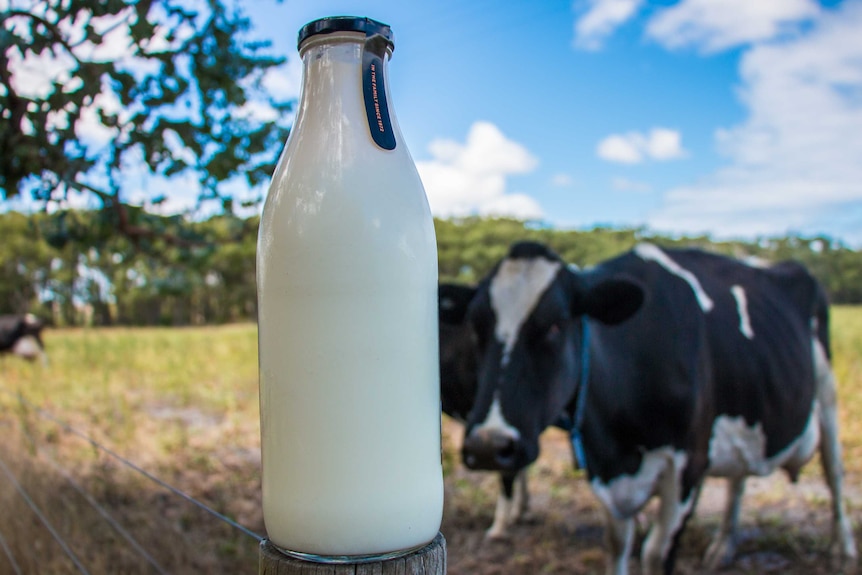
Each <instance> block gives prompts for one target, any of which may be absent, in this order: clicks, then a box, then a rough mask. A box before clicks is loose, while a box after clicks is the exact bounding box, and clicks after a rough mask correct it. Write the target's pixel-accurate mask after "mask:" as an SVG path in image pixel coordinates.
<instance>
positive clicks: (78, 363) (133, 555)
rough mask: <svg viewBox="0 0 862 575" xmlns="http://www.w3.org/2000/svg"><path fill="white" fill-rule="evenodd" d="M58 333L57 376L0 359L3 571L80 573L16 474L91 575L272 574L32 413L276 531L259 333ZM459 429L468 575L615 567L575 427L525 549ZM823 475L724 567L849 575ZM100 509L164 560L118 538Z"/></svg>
mask: <svg viewBox="0 0 862 575" xmlns="http://www.w3.org/2000/svg"><path fill="white" fill-rule="evenodd" d="M832 318H833V319H832V337H833V342H832V344H833V363H834V367H835V371H836V376H837V378H838V382H839V393H840V397H839V403H840V409H841V423H842V429H841V431H842V440H843V445H844V456H845V457H844V460H845V467H846V470H847V475H846V492H847V496H848V504H849V509H850V513H851V517H852V518H853V520H854V525H856V523H857V522H858V520H859V512H860V509H862V420H860V418H859V415H860V414H862V308H852V307H837V308H835V309H834V310H833V316H832ZM45 340H46V346H47V348H48V352H49V355H50V363H49V365H47V366H42V365H39V364H29V363H25V362H23V361H21V360H19V359H17V358H11V357H3V358H0V438H2V440H0V463H2V465H0V536H2V538H0V575H5V574H6V573H16V569H15V567H14V566H13V565H12V564H11V563H10V561H9V559H8V555H9V554H7V553H4V552H3V547H6V548H8V549H9V551H10V554H11V556H12V557H14V559H15V561H16V562H17V567H18V570H20V572H23V573H51V574H60V575H62V574H66V573H78V572H80V571H79V570H78V569H77V568H76V567H75V565H74V563H73V561H72V560H71V559H69V557H68V556H67V554H66V553H65V552H64V551H63V549H62V548H61V546H60V545H59V544H58V543H57V542H56V541H55V539H54V537H52V535H51V534H50V533H49V532H48V530H47V529H46V528H45V527H43V526H42V524H41V522H40V521H39V519H38V518H37V517H36V515H35V514H34V513H33V512H32V511H31V509H30V507H29V506H28V505H27V503H26V502H25V500H24V499H23V498H22V497H21V495H20V493H19V491H18V490H17V489H16V485H15V483H14V482H13V480H12V479H11V478H10V474H11V477H14V478H15V479H14V480H15V481H16V482H17V484H19V485H20V487H21V488H22V489H24V490H25V491H26V493H27V494H28V495H29V497H31V498H32V500H33V503H34V504H35V505H36V506H37V507H38V508H39V509H40V510H41V511H42V512H43V513H44V514H45V516H46V518H47V519H48V520H49V521H50V523H51V524H52V525H53V526H54V528H55V530H56V532H57V533H58V534H59V535H60V537H61V539H63V540H64V541H65V542H66V543H67V544H68V546H69V548H70V549H72V550H73V552H74V554H75V556H76V557H77V558H78V560H79V561H80V563H81V564H83V565H85V566H86V568H87V570H88V571H89V572H90V573H94V574H102V573H104V574H108V573H128V574H137V573H141V574H143V573H158V572H160V570H161V572H167V573H184V574H185V573H188V574H192V573H194V574H200V573H254V572H256V570H257V541H256V540H255V539H254V538H252V537H249V536H248V535H246V534H244V533H242V532H241V531H239V530H237V529H235V528H234V527H231V526H229V525H227V524H225V523H223V522H221V521H220V520H218V519H216V518H215V517H212V516H211V515H209V514H207V513H205V512H204V511H202V510H200V509H198V508H197V507H195V506H194V505H192V504H190V503H189V502H187V501H185V500H184V499H182V498H181V497H178V496H176V495H175V494H173V493H171V492H170V491H168V490H166V489H164V488H163V487H161V486H159V485H157V484H156V483H154V482H152V481H150V480H149V479H147V478H145V477H143V476H142V475H141V474H139V473H137V472H135V471H134V470H132V469H129V468H128V467H127V466H126V465H125V464H123V463H122V462H119V461H118V460H117V459H115V458H113V457H111V456H109V455H108V454H106V453H105V452H103V451H102V450H101V449H98V448H96V447H94V446H93V445H92V444H90V443H89V442H87V441H86V440H83V439H82V438H81V437H79V436H77V435H75V434H74V433H70V432H69V431H68V430H66V429H64V428H63V427H62V426H60V425H58V424H57V423H56V422H55V421H52V420H51V419H49V418H48V417H46V414H45V413H41V414H40V413H39V412H37V411H34V409H33V408H32V406H30V405H29V404H28V403H27V402H30V403H32V404H33V405H37V406H39V407H41V408H43V409H44V410H45V412H47V413H50V414H52V415H53V416H56V417H57V418H58V419H60V420H62V421H63V422H65V423H68V424H69V425H70V426H71V427H72V428H74V429H75V430H77V431H80V432H82V433H83V434H85V435H86V436H88V437H89V438H92V439H93V440H95V441H96V442H98V443H99V444H100V445H103V446H107V447H109V448H110V449H111V450H113V451H114V452H116V453H117V454H119V455H122V456H123V457H125V458H127V459H128V460H130V461H131V462H133V463H134V464H135V465H137V466H140V467H141V468H143V469H145V470H146V471H148V472H149V473H151V474H153V475H155V476H156V477H158V478H160V479H161V480H163V481H165V482H166V483H168V484H170V485H172V486H174V487H176V488H177V489H180V490H182V491H183V492H185V493H187V494H189V495H190V496H192V497H194V498H196V499H198V500H200V501H202V502H204V503H206V504H207V505H209V506H211V507H213V508H214V509H216V510H218V511H220V512H222V513H224V514H226V515H227V516H229V517H231V518H233V519H235V520H236V521H238V522H239V523H241V524H242V525H244V526H246V527H248V528H249V529H250V530H251V531H253V532H255V533H259V534H264V527H263V520H262V515H261V511H260V479H259V465H260V456H259V427H258V395H257V350H256V345H257V342H256V330H255V327H254V326H253V325H251V324H246V325H230V326H223V327H213V328H200V329H198V328H184V329H124V328H110V329H68V330H65V329H62V330H48V331H47V332H46V333H45ZM17 394H21V396H23V397H24V398H26V400H27V402H22V401H20V400H19V399H18V397H17ZM443 433H444V448H445V449H444V472H445V474H446V504H445V511H444V521H443V528H442V531H443V534H444V535H445V536H446V538H447V542H448V547H449V570H448V572H449V573H450V575H468V574H477V575H491V574H500V575H502V574H511V575H528V574H529V575H532V574H544V573H559V574H562V573H567V574H582V573H601V572H602V569H603V557H602V551H601V549H602V548H601V546H602V527H601V525H602V522H601V512H600V509H599V507H598V505H597V503H596V501H595V500H594V499H593V497H592V495H591V494H590V492H589V490H588V488H587V486H586V484H585V482H584V481H583V477H582V475H581V474H580V473H579V472H576V471H574V470H573V469H572V464H571V454H570V448H569V446H568V439H567V437H566V436H565V434H563V433H562V432H559V431H554V430H551V431H548V432H546V434H545V435H544V436H543V441H542V456H541V458H540V460H539V461H538V463H537V464H536V465H535V466H533V468H532V469H531V471H530V492H531V514H530V516H529V518H528V520H527V521H526V522H524V523H522V524H519V525H518V526H516V527H515V528H514V529H513V530H512V536H511V537H510V538H509V539H508V540H505V541H498V542H488V541H485V540H484V539H483V535H484V530H485V529H486V528H487V527H488V526H490V524H491V520H492V517H493V513H494V505H495V502H496V495H497V483H496V481H497V480H496V477H495V476H493V475H489V474H483V473H475V472H470V471H467V470H466V469H465V468H464V467H463V466H462V465H461V463H460V456H459V454H458V447H459V443H460V439H461V433H462V429H461V428H460V426H459V424H457V423H455V422H453V421H451V420H449V419H447V418H444V426H443ZM4 470H8V472H9V473H6V472H5V471H4ZM819 472H820V469H819V465H818V464H817V463H816V462H812V463H811V464H809V466H808V467H807V468H806V470H805V472H804V474H803V476H802V478H801V479H800V483H799V484H798V485H791V484H789V483H788V481H787V479H786V478H785V477H784V476H783V475H775V476H772V477H769V478H765V479H757V480H752V481H750V482H749V490H748V493H747V496H746V498H745V502H744V511H743V516H742V523H741V527H742V536H743V541H742V543H741V546H740V551H739V556H738V558H737V561H736V562H735V563H734V564H733V565H732V566H731V567H730V568H729V569H726V570H724V571H722V573H730V574H743V573H778V572H781V573H784V574H785V575H801V574H821V573H822V574H826V573H832V572H834V571H833V570H831V569H830V568H829V562H828V549H827V546H828V541H829V509H828V503H827V501H828V499H827V495H826V490H825V487H823V485H822V483H821V481H820V473H819ZM70 479H71V481H70ZM79 488H80V489H81V491H83V492H84V493H85V494H86V496H85V495H82V494H81V493H80V492H79V491H78V489H79ZM88 498H89V499H90V500H94V501H95V502H96V503H97V504H98V508H96V507H94V506H93V505H92V503H91V502H90V501H88ZM723 498H724V493H723V489H722V486H721V484H719V483H717V482H713V481H710V482H709V483H708V485H707V489H706V491H705V493H704V496H703V498H702V500H701V502H700V505H699V508H698V511H697V513H696V515H695V517H694V518H693V519H692V521H690V523H689V527H688V530H687V531H686V533H685V535H684V538H683V548H682V551H681V556H680V561H679V565H678V569H679V571H680V572H681V573H685V574H694V573H698V572H699V569H698V559H699V556H700V555H701V553H702V552H703V550H704V549H705V547H706V545H707V543H708V538H709V536H710V534H711V532H712V529H713V528H714V527H715V526H716V525H717V523H718V518H719V513H720V510H721V503H722V501H723ZM100 510H102V511H107V512H109V513H110V515H111V516H112V517H113V518H114V519H115V520H116V522H117V523H119V524H120V525H122V527H123V528H124V529H125V530H126V531H127V532H128V534H129V535H130V536H131V537H133V538H134V540H135V541H137V542H138V543H139V544H140V546H141V548H143V549H144V550H145V552H146V553H147V554H148V556H149V557H144V556H142V554H141V553H140V552H139V551H138V550H136V549H135V548H134V546H133V545H132V544H130V543H129V542H128V541H127V540H126V539H124V538H123V537H122V536H120V535H117V533H116V531H115V530H114V529H112V528H111V526H110V524H109V522H108V521H106V520H105V518H104V517H103V516H102V514H101V513H100ZM643 524H644V525H645V524H646V522H643ZM858 531H859V529H858V528H857V532H858ZM152 563H155V564H157V565H158V566H159V567H154V566H153V564H152ZM636 572H637V570H635V573H636Z"/></svg>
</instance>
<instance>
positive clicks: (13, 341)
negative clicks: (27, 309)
mask: <svg viewBox="0 0 862 575" xmlns="http://www.w3.org/2000/svg"><path fill="white" fill-rule="evenodd" d="M44 328H45V324H44V323H43V322H42V320H40V319H39V318H37V317H36V316H35V315H33V314H30V313H28V314H25V315H0V353H11V354H13V355H17V356H19V357H23V358H24V359H28V360H31V361H32V360H35V359H36V358H37V357H41V358H42V361H43V362H44V361H46V359H47V355H46V354H45V344H44V343H43V342H42V330H43V329H44Z"/></svg>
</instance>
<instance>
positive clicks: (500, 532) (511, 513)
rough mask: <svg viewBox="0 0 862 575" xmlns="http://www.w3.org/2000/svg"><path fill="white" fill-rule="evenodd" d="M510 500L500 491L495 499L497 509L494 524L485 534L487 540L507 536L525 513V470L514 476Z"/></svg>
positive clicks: (526, 495)
mask: <svg viewBox="0 0 862 575" xmlns="http://www.w3.org/2000/svg"><path fill="white" fill-rule="evenodd" d="M512 487H513V489H512V498H511V499H509V498H508V497H506V493H505V492H504V491H502V490H501V491H500V495H499V496H498V497H497V508H496V510H495V511H494V523H493V525H491V527H490V528H489V529H488V531H486V532H485V537H488V538H489V539H502V538H504V537H506V536H507V535H508V531H509V527H511V526H512V525H514V524H515V523H516V522H517V521H518V520H519V519H520V518H521V517H523V515H524V514H525V513H526V511H527V505H528V504H527V497H528V493H527V470H526V469H522V470H520V471H519V472H518V474H517V475H516V476H515V481H514V483H513V486H512Z"/></svg>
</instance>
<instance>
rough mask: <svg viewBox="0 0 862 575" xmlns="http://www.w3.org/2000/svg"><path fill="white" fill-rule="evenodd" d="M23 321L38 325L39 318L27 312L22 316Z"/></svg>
mask: <svg viewBox="0 0 862 575" xmlns="http://www.w3.org/2000/svg"><path fill="white" fill-rule="evenodd" d="M24 323H26V324H27V325H29V326H34V325H39V323H40V322H39V318H38V317H36V316H35V315H33V314H32V313H28V314H27V315H25V316H24Z"/></svg>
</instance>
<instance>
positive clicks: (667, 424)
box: [450, 242, 856, 575]
mask: <svg viewBox="0 0 862 575" xmlns="http://www.w3.org/2000/svg"><path fill="white" fill-rule="evenodd" d="M450 311H451V313H452V314H453V316H457V313H456V311H460V313H462V314H464V315H465V317H466V318H467V321H468V322H469V325H470V326H471V329H472V331H473V335H474V338H475V345H476V346H477V348H478V353H479V358H478V364H477V370H478V389H477V393H476V398H475V402H474V406H473V409H472V410H471V412H470V414H469V416H468V418H467V423H466V436H465V439H464V447H463V458H464V461H465V463H466V464H467V465H468V466H469V467H471V468H474V469H488V470H497V471H501V472H503V473H506V474H517V473H518V472H519V471H520V470H522V469H523V468H524V467H525V466H527V465H529V464H530V463H532V462H533V461H534V460H535V459H536V457H537V455H538V451H539V443H538V439H539V434H540V433H541V432H542V431H543V430H544V429H545V428H546V427H547V426H548V425H551V424H552V423H553V422H554V421H555V420H556V419H557V417H558V414H559V413H560V412H561V410H564V409H565V410H566V412H567V413H568V414H569V416H570V418H571V421H572V422H573V432H572V434H573V444H574V447H575V452H576V454H577V455H578V458H579V459H580V461H581V463H582V465H584V466H585V468H586V470H587V475H588V478H589V481H590V486H591V488H592V490H593V492H594V493H595V494H596V496H597V497H598V499H599V500H600V501H601V503H602V504H603V507H604V509H605V511H606V519H607V524H606V534H605V541H606V545H607V551H608V553H609V560H608V565H607V572H608V573H609V574H615V575H623V574H625V573H628V559H629V555H630V552H631V549H632V545H633V539H634V517H635V515H636V514H637V513H638V512H639V511H640V510H641V509H643V508H644V506H645V505H646V504H647V502H648V501H649V500H650V499H651V497H652V496H653V495H656V496H657V497H658V498H659V509H658V514H657V519H656V522H655V524H654V525H653V526H652V528H651V529H650V533H649V535H648V537H647V540H646V541H645V542H644V545H643V548H642V571H643V572H644V573H646V574H647V575H654V574H657V573H660V572H662V571H663V572H664V573H666V574H670V573H672V571H673V564H674V558H675V549H676V542H677V540H678V538H679V535H680V534H681V532H682V529H683V526H684V524H685V522H686V520H687V518H688V517H689V515H690V514H691V512H692V509H693V507H694V505H695V502H696V500H697V495H698V493H699V490H700V487H701V485H702V482H703V479H704V477H705V476H706V474H707V473H711V474H714V475H719V476H726V477H729V478H730V481H729V483H730V486H731V487H730V493H731V495H732V497H731V499H730V501H729V506H728V511H727V513H726V514H725V521H724V524H723V525H722V527H721V529H720V531H719V534H718V536H717V537H716V539H715V541H714V542H713V544H712V545H711V546H710V549H709V551H708V553H707V557H706V560H707V562H708V563H709V564H710V565H714V564H716V563H718V562H720V561H722V560H723V559H725V558H726V557H727V556H729V555H730V554H731V553H732V551H733V546H732V541H733V530H734V528H735V522H736V517H737V514H738V508H739V497H740V496H741V494H742V487H743V482H744V478H745V477H746V476H747V475H752V474H757V475H765V474H768V473H770V472H772V471H774V470H775V469H778V468H784V469H786V470H787V471H788V472H789V473H790V475H791V477H795V476H796V474H797V473H798V471H799V469H800V468H801V466H802V465H803V464H804V463H805V462H806V461H807V460H809V459H810V458H811V457H812V456H813V454H814V452H815V451H816V449H817V447H818V446H819V447H820V452H821V457H822V460H823V464H824V469H825V471H826V477H827V480H828V483H829V487H830V490H831V492H832V497H833V511H834V531H835V535H836V537H837V541H838V543H839V545H840V551H841V554H842V555H843V557H844V558H846V559H850V560H854V559H855V557H856V548H855V543H854V541H853V538H852V530H851V528H850V524H849V521H848V518H847V515H846V511H845V507H844V503H843V499H842V494H841V490H842V468H841V457H840V445H839V442H838V432H837V418H836V403H835V402H836V399H835V382H834V379H833V377H832V373H831V369H830V366H829V341H828V337H827V333H828V315H827V305H826V301H825V297H824V294H823V292H822V290H821V288H820V286H819V285H818V284H817V282H816V281H815V280H814V279H813V278H812V277H811V276H810V275H809V274H808V273H807V272H806V271H805V270H804V269H802V268H801V266H798V265H796V264H790V263H788V264H781V265H778V266H775V267H773V268H756V267H753V266H748V265H745V264H742V263H740V262H737V261H735V260H731V259H728V258H724V257H721V256H717V255H713V254H708V253H705V252H701V251H694V250H684V251H681V250H673V251H672V250H662V249H659V248H657V247H655V246H651V245H641V246H638V248H636V249H635V250H633V251H631V252H628V253H626V254H623V255H622V256H619V257H617V258H615V259H612V260H609V261H607V262H604V263H603V264H601V265H599V266H597V267H596V268H594V269H591V270H587V271H580V270H576V269H573V268H571V267H568V266H566V264H565V263H564V262H563V261H561V260H560V258H559V257H558V256H557V255H556V254H554V253H553V252H551V251H550V250H549V249H548V248H547V247H545V246H543V245H540V244H536V243H530V242H524V243H519V244H515V245H514V246H513V247H512V248H511V250H510V252H509V254H508V255H507V256H506V257H505V258H504V259H503V260H502V261H501V262H499V263H498V264H497V266H496V267H495V268H494V269H493V270H492V271H491V273H490V274H489V275H488V276H487V277H486V278H485V279H484V280H482V282H481V283H480V284H479V286H478V288H477V291H476V294H475V295H474V297H473V298H472V299H471V301H470V303H469V305H467V306H464V307H462V308H460V310H450Z"/></svg>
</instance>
